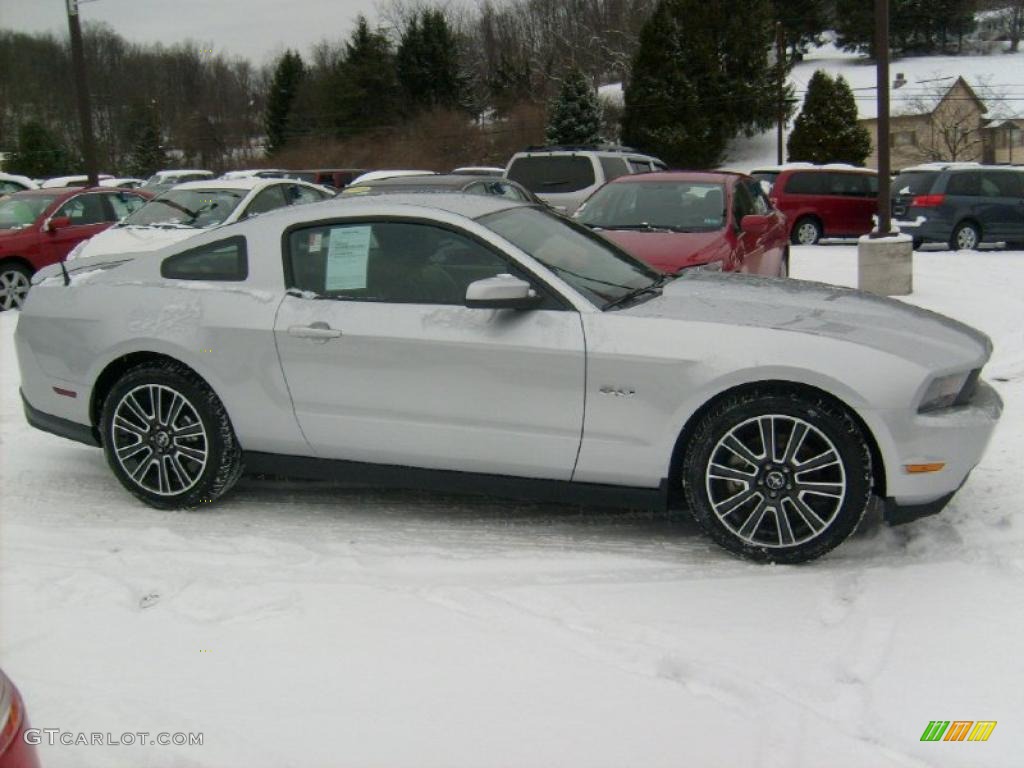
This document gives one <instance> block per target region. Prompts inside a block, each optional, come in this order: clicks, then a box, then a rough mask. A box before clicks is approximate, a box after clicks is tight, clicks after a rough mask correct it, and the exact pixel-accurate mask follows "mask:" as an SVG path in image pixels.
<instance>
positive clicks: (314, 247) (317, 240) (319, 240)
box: [309, 232, 324, 253]
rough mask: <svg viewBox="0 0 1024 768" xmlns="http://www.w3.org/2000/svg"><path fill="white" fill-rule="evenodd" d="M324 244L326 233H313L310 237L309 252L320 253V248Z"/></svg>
mask: <svg viewBox="0 0 1024 768" xmlns="http://www.w3.org/2000/svg"><path fill="white" fill-rule="evenodd" d="M323 242H324V233H323V232H313V233H312V234H310V236H309V252H310V253H320V247H321V246H322V245H323Z"/></svg>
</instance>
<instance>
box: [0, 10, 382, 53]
mask: <svg viewBox="0 0 1024 768" xmlns="http://www.w3.org/2000/svg"><path fill="white" fill-rule="evenodd" d="M374 6H375V0H92V1H91V2H82V4H81V6H80V7H81V15H82V20H83V21H84V22H89V21H102V22H106V23H107V24H109V25H110V26H112V27H113V28H114V29H115V30H116V31H118V32H119V33H121V35H123V36H124V37H126V38H128V39H129V40H132V41H136V42H156V41H161V42H164V43H175V42H180V41H183V40H187V39H189V38H191V39H192V40H195V41H197V42H200V43H211V44H212V45H213V48H214V50H217V51H222V52H224V53H227V54H236V55H240V56H245V57H247V58H248V59H250V60H251V61H252V62H253V63H255V64H261V63H263V62H265V61H268V60H269V59H270V57H272V56H275V55H277V54H279V53H280V52H282V51H283V50H284V49H285V48H297V49H298V50H299V51H300V52H301V53H302V54H303V55H305V54H306V52H307V51H308V50H309V47H310V45H311V44H313V43H315V42H316V41H318V40H320V39H322V38H325V37H326V38H329V39H336V38H340V37H344V36H346V35H347V34H348V32H349V31H351V29H352V26H353V21H354V19H355V17H356V15H357V14H359V13H363V14H365V15H366V16H367V17H368V18H370V19H371V20H372V19H374V18H375V13H374ZM65 8H66V5H65V0H0V28H4V29H13V30H16V31H19V32H57V33H59V34H66V33H67V16H66V11H65Z"/></svg>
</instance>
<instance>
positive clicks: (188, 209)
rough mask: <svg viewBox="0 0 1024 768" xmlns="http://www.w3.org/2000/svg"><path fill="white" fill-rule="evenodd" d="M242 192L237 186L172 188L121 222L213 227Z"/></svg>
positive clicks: (235, 203) (143, 225)
mask: <svg viewBox="0 0 1024 768" xmlns="http://www.w3.org/2000/svg"><path fill="white" fill-rule="evenodd" d="M245 194H246V193H245V191H244V190H240V189H172V190H171V191H170V192H165V193H164V194H162V195H160V197H158V198H156V199H155V200H150V201H149V202H148V203H146V204H145V205H144V206H142V207H141V208H139V210H137V211H136V212H135V213H133V214H132V215H131V216H129V217H128V218H127V219H125V220H124V222H123V224H122V226H126V227H131V226H136V227H153V226H179V227H196V228H200V229H201V228H204V227H212V226H215V225H217V224H222V223H223V222H224V219H226V218H227V217H228V216H230V215H231V212H232V211H233V210H235V208H237V207H238V204H239V202H241V200H242V198H243V197H244V196H245Z"/></svg>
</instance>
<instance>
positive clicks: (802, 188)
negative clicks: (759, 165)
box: [785, 173, 825, 195]
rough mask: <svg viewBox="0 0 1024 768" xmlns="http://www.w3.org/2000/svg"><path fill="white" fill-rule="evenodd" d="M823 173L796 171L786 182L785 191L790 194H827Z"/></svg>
mask: <svg viewBox="0 0 1024 768" xmlns="http://www.w3.org/2000/svg"><path fill="white" fill-rule="evenodd" d="M824 180H825V174H823V173H794V174H793V175H792V176H790V177H789V181H787V182H786V189H785V192H786V194H788V195H821V194H825V187H824V184H823V182H824Z"/></svg>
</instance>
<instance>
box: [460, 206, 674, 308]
mask: <svg viewBox="0 0 1024 768" xmlns="http://www.w3.org/2000/svg"><path fill="white" fill-rule="evenodd" d="M479 221H480V223H481V224H483V225H484V226H485V227H487V228H488V229H490V230H491V231H493V232H496V233H497V234H499V235H501V236H502V237H503V238H505V239H506V240H508V241H509V242H510V243H512V244H513V245H515V246H516V247H517V248H519V249H520V250H521V251H524V252H525V253H527V254H529V255H530V256H532V257H533V258H535V259H536V260H537V261H539V262H540V263H541V264H543V265H544V266H545V267H547V268H548V269H550V270H551V271H552V272H554V273H555V274H556V275H558V276H559V277H560V278H562V279H563V280H564V281H565V282H567V283H568V284H569V285H571V286H572V287H573V288H575V289H576V290H577V291H579V292H580V293H581V294H583V295H584V296H585V297H586V298H587V299H589V300H590V301H591V302H593V303H594V304H596V305H597V306H599V307H602V308H604V307H606V306H607V305H608V304H611V303H614V302H617V301H619V300H620V299H622V298H623V297H625V296H626V295H627V294H630V293H633V292H634V291H636V290H638V289H643V288H647V287H648V286H651V285H654V284H655V283H657V282H658V281H659V280H660V279H661V278H662V275H661V274H660V273H659V272H656V271H655V270H653V269H651V268H650V267H648V266H647V265H645V264H643V263H642V262H639V261H637V260H636V259H634V258H633V257H632V256H630V255H628V254H627V253H625V252H624V251H621V250H619V249H618V248H617V247H615V246H614V245H612V244H611V243H609V242H608V241H607V240H605V239H603V238H602V237H599V236H598V235H595V234H593V233H591V232H589V231H587V230H586V229H584V228H583V227H580V226H577V225H576V224H573V223H572V222H570V221H567V220H566V219H563V218H561V217H559V216H556V215H554V214H552V213H548V212H547V211H543V210H541V209H539V208H525V207H523V208H511V209H508V210H505V211H498V212H497V213H491V214H488V215H487V216H483V217H481V218H480V220H479Z"/></svg>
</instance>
